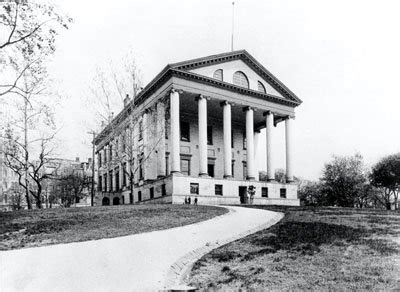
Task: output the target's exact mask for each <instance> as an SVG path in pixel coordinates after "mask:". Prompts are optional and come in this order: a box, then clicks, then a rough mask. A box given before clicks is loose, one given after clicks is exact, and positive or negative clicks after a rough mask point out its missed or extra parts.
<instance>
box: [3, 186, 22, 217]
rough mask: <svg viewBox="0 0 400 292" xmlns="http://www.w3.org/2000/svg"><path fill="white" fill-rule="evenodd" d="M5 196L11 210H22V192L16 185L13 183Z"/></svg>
mask: <svg viewBox="0 0 400 292" xmlns="http://www.w3.org/2000/svg"><path fill="white" fill-rule="evenodd" d="M5 194H6V195H7V196H8V199H9V200H10V205H11V208H12V209H13V210H14V211H16V210H21V209H23V208H24V207H23V205H24V201H25V200H24V190H23V188H22V187H21V186H20V185H19V184H18V183H15V182H13V183H12V184H11V187H10V188H9V189H8V190H7V191H6V193H5Z"/></svg>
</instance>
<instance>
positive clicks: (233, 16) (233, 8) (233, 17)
mask: <svg viewBox="0 0 400 292" xmlns="http://www.w3.org/2000/svg"><path fill="white" fill-rule="evenodd" d="M234 19H235V2H232V39H231V51H232V52H233V33H234V31H235V30H234V29H235V22H234Z"/></svg>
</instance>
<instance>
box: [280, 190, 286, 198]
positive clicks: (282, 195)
mask: <svg viewBox="0 0 400 292" xmlns="http://www.w3.org/2000/svg"><path fill="white" fill-rule="evenodd" d="M280 195H281V198H282V199H285V198H286V189H283V188H282V189H281V190H280Z"/></svg>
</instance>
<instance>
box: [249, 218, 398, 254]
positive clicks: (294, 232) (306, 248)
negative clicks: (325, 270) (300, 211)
mask: <svg viewBox="0 0 400 292" xmlns="http://www.w3.org/2000/svg"><path fill="white" fill-rule="evenodd" d="M369 235H370V231H369V230H367V229H364V228H353V227H349V226H345V225H338V224H328V223H323V222H290V221H289V222H283V223H278V225H275V226H273V227H272V228H271V229H270V230H269V232H259V233H258V234H256V235H254V237H253V238H252V239H250V242H251V244H254V245H257V246H259V247H263V249H261V250H259V251H257V252H256V254H255V255H254V256H256V255H259V254H260V253H262V254H265V253H274V252H276V251H278V250H290V251H297V252H299V253H301V254H308V255H313V254H314V253H316V252H319V251H320V246H321V245H323V244H335V245H344V244H361V245H367V246H368V247H370V248H371V249H373V250H375V251H377V252H378V253H379V254H381V255H392V254H395V253H397V249H396V247H395V245H393V244H392V243H391V242H390V241H388V240H382V239H371V238H367V237H368V236H369ZM247 256H248V257H249V255H247ZM250 257H251V256H250Z"/></svg>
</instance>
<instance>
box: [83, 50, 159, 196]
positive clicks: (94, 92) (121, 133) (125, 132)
mask: <svg viewBox="0 0 400 292" xmlns="http://www.w3.org/2000/svg"><path fill="white" fill-rule="evenodd" d="M106 68H107V69H104V67H98V68H97V70H96V74H95V77H94V79H93V83H92V85H91V86H90V88H89V92H90V94H89V97H88V104H90V108H91V109H92V110H93V111H94V114H95V121H97V126H98V125H99V124H102V125H103V127H102V130H104V125H107V127H106V130H107V135H110V136H113V137H120V138H119V139H118V138H117V139H115V141H114V143H115V144H118V145H115V148H114V149H115V150H116V151H115V155H113V156H112V159H111V160H109V161H108V167H109V168H111V167H112V166H116V165H121V166H122V173H121V175H124V176H125V177H127V178H128V181H129V186H130V194H131V195H133V188H134V183H135V182H134V180H135V176H136V175H138V174H140V172H141V171H142V170H143V168H144V165H145V163H147V162H148V161H150V160H151V157H152V154H153V153H155V151H156V149H157V147H158V145H159V143H160V142H161V141H162V138H163V136H164V134H161V133H158V132H159V128H160V127H158V126H157V123H159V122H160V121H159V120H158V119H157V115H156V114H155V112H156V109H155V108H153V109H149V110H148V111H147V113H146V117H147V118H146V121H145V122H144V121H143V118H142V117H138V116H135V117H134V116H133V113H134V111H135V109H134V105H133V101H134V99H135V97H136V95H137V94H138V93H139V91H140V90H141V88H142V87H141V86H142V82H141V78H140V69H139V68H138V66H137V63H136V61H135V59H134V57H133V53H132V51H131V52H130V53H128V54H127V55H126V56H125V57H124V58H123V59H122V60H121V61H120V62H116V61H109V62H108V65H107V66H106ZM130 97H132V98H130ZM165 106H166V107H167V104H166V105H165ZM124 107H127V108H128V111H129V112H130V115H129V116H128V117H126V119H125V120H124V121H122V120H121V121H120V120H117V119H114V113H115V112H119V111H121V110H122V109H123V108H124ZM163 126H164V125H163ZM93 127H95V126H94V125H91V126H90V128H91V129H93ZM143 137H145V138H144V140H146V141H144V142H143V143H138V142H139V141H141V140H142V139H143ZM117 140H118V143H116V141H117ZM139 176H140V175H139Z"/></svg>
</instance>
